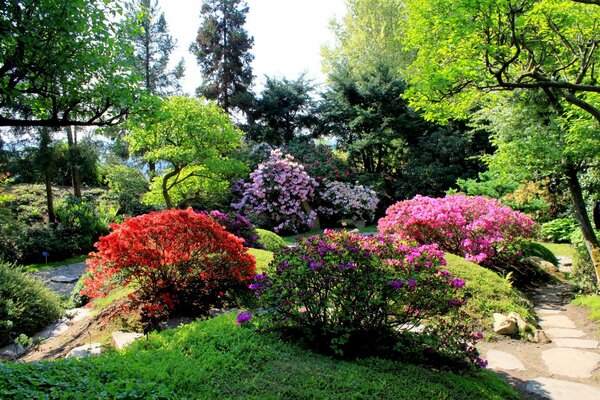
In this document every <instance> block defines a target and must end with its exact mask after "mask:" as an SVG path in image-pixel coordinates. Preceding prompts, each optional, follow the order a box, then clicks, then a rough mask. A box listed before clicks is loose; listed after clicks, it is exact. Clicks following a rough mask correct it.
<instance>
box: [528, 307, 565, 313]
mask: <svg viewBox="0 0 600 400" xmlns="http://www.w3.org/2000/svg"><path fill="white" fill-rule="evenodd" d="M534 311H535V312H536V313H537V314H539V315H557V314H560V313H561V312H562V311H563V310H561V309H558V308H546V307H539V308H538V307H535V308H534Z"/></svg>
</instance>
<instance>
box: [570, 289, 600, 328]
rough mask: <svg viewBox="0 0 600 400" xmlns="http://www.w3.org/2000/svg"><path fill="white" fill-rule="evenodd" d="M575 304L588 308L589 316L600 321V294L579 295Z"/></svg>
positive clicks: (574, 301)
mask: <svg viewBox="0 0 600 400" xmlns="http://www.w3.org/2000/svg"><path fill="white" fill-rule="evenodd" d="M573 304H575V305H578V306H581V307H586V308H588V309H589V310H588V311H589V312H588V317H589V318H590V319H592V320H594V321H597V322H600V295H590V296H578V297H576V298H575V300H573Z"/></svg>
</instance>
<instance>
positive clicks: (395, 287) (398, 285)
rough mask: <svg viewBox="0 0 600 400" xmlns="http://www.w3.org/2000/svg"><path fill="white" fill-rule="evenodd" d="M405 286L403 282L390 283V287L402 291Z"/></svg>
mask: <svg viewBox="0 0 600 400" xmlns="http://www.w3.org/2000/svg"><path fill="white" fill-rule="evenodd" d="M403 285H404V281H403V280H399V281H391V282H390V286H391V287H393V288H394V289H396V290H398V289H400V288H401V287H402V286H403Z"/></svg>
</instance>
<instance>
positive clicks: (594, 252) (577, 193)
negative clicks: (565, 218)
mask: <svg viewBox="0 0 600 400" xmlns="http://www.w3.org/2000/svg"><path fill="white" fill-rule="evenodd" d="M566 176H567V184H568V185H569V191H570V192H571V200H572V201H573V208H575V217H576V218H577V221H578V222H579V228H580V229H581V232H582V233H583V241H584V242H585V247H586V248H587V250H588V253H589V255H590V258H591V259H592V264H593V265H594V271H595V272H596V284H597V286H598V287H599V288H600V244H599V243H598V238H597V237H596V234H595V233H594V229H593V227H592V223H591V222H590V218H589V216H588V213H587V210H586V209H585V202H584V201H583V194H582V192H581V185H580V184H579V179H578V177H577V170H576V169H575V168H574V167H573V166H572V165H569V166H568V167H567V172H566Z"/></svg>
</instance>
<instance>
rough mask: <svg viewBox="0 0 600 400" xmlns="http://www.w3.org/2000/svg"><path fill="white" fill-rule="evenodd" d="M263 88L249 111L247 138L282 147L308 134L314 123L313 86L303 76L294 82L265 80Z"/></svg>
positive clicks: (284, 79)
mask: <svg viewBox="0 0 600 400" xmlns="http://www.w3.org/2000/svg"><path fill="white" fill-rule="evenodd" d="M266 79H267V81H266V83H265V87H264V89H263V91H262V93H261V94H260V98H258V99H256V100H255V102H254V104H253V106H252V108H251V109H250V111H249V112H248V120H249V121H248V129H247V132H248V137H249V138H250V139H252V140H255V141H258V142H267V143H269V144H271V145H275V146H281V145H284V144H288V143H290V142H291V141H292V140H293V139H294V138H296V137H298V136H299V135H301V134H302V133H305V134H306V133H307V131H308V129H310V128H311V127H312V126H313V125H314V124H315V122H316V119H315V117H314V114H313V109H314V107H315V104H314V103H315V102H314V101H313V99H312V97H311V92H312V91H313V90H314V86H313V85H312V84H311V83H310V82H309V81H308V80H307V79H305V77H304V75H302V76H300V77H299V78H298V79H296V80H289V79H286V78H283V79H276V78H270V77H266Z"/></svg>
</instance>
